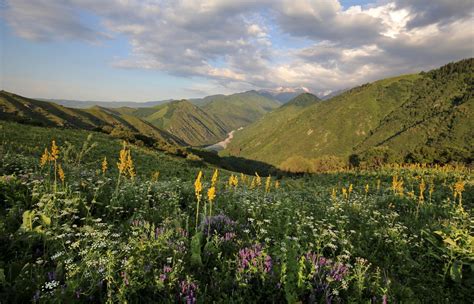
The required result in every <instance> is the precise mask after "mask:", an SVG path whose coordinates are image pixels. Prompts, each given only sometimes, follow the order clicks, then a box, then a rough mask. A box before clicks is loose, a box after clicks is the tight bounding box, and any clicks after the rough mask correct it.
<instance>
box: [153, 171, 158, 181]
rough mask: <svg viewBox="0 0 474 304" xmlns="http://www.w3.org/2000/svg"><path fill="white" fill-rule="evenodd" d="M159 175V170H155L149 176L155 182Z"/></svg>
mask: <svg viewBox="0 0 474 304" xmlns="http://www.w3.org/2000/svg"><path fill="white" fill-rule="evenodd" d="M159 177H160V171H155V172H154V173H153V175H152V177H151V180H152V181H153V182H156V181H157V180H158V178H159Z"/></svg>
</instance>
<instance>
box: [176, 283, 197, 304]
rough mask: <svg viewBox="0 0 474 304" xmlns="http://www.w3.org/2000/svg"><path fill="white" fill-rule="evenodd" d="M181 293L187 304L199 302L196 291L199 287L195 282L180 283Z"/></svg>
mask: <svg viewBox="0 0 474 304" xmlns="http://www.w3.org/2000/svg"><path fill="white" fill-rule="evenodd" d="M179 285H180V287H181V291H180V293H179V295H180V298H181V299H183V298H184V300H185V301H186V303H187V304H194V303H196V302H197V296H196V291H197V289H198V286H197V285H196V284H194V283H193V282H189V281H187V280H185V281H181V282H180V284H179Z"/></svg>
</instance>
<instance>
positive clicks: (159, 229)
mask: <svg viewBox="0 0 474 304" xmlns="http://www.w3.org/2000/svg"><path fill="white" fill-rule="evenodd" d="M164 232H165V228H162V227H156V229H155V240H156V239H158V237H159V236H160V235H162V234H163V233H164Z"/></svg>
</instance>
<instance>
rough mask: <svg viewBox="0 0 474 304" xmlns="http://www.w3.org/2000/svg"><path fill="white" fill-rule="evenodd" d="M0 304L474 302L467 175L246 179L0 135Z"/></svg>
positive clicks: (44, 132) (392, 171)
mask: <svg viewBox="0 0 474 304" xmlns="http://www.w3.org/2000/svg"><path fill="white" fill-rule="evenodd" d="M0 141H1V146H0V155H1V163H0V165H1V166H0V303H29V302H34V303H102V302H105V303H213V302H215V303H257V302H258V303H285V302H288V303H296V302H301V303H472V300H473V299H474V288H473V286H474V237H473V229H474V218H473V216H472V208H473V205H474V204H473V202H474V190H473V180H472V173H471V171H470V169H469V168H466V167H463V166H451V165H445V166H424V165H404V166H399V165H392V166H386V167H383V168H380V169H378V170H373V171H356V170H346V171H340V172H332V173H325V174H318V175H307V176H299V177H291V176H288V177H282V178H278V179H275V178H274V177H271V176H261V175H259V172H256V173H255V174H254V175H244V174H241V173H238V172H229V171H225V170H220V169H218V168H215V167H211V166H208V165H206V164H204V163H200V162H190V161H189V160H186V159H180V158H176V157H173V156H170V155H166V154H163V153H159V152H156V151H152V150H147V149H145V148H140V147H135V146H131V145H129V144H127V143H122V142H120V141H119V140H115V139H111V138H109V137H107V136H106V135H103V134H99V133H91V132H85V131H78V130H76V131H74V130H59V129H48V128H39V127H32V126H25V125H18V124H15V123H5V122H2V123H0Z"/></svg>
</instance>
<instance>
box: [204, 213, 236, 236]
mask: <svg viewBox="0 0 474 304" xmlns="http://www.w3.org/2000/svg"><path fill="white" fill-rule="evenodd" d="M236 225H237V223H236V222H235V221H233V220H231V219H230V218H229V217H227V216H226V215H224V214H219V215H215V216H211V217H209V216H208V217H206V218H205V219H204V220H203V221H202V222H201V229H202V230H203V231H204V234H205V235H206V236H210V235H213V234H217V235H224V234H225V233H226V232H232V231H233V230H234V227H235V226H236Z"/></svg>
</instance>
